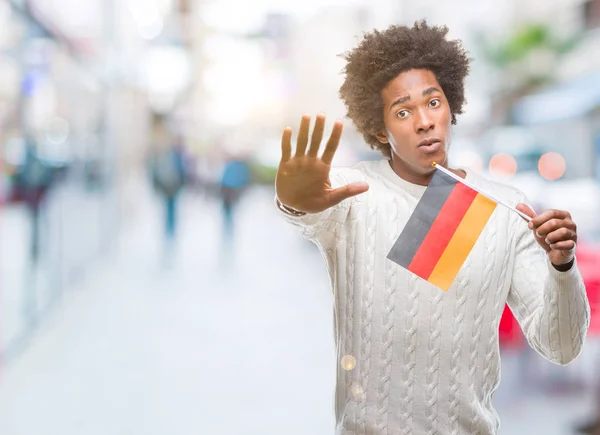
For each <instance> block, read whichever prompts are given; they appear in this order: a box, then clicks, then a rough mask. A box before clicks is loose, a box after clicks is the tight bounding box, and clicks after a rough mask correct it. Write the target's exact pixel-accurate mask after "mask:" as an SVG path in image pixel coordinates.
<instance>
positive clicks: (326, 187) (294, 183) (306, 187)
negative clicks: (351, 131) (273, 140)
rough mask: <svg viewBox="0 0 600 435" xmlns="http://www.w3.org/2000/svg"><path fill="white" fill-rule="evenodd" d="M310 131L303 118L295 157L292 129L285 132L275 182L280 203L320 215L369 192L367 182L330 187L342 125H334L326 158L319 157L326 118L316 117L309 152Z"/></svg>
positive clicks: (306, 121) (323, 156)
mask: <svg viewBox="0 0 600 435" xmlns="http://www.w3.org/2000/svg"><path fill="white" fill-rule="evenodd" d="M309 128H310V115H304V116H303V117H302V121H301V123H300V131H299V133H298V139H297V141H296V152H295V154H294V155H293V156H292V129H291V128H289V127H288V128H286V129H285V130H284V131H283V137H282V139H281V162H280V163H279V168H278V169H277V178H276V181H275V189H276V191H277V198H278V199H279V201H281V203H283V204H284V205H286V206H288V207H291V208H293V209H295V210H298V211H302V212H306V213H318V212H321V211H323V210H326V209H328V208H329V207H333V206H334V205H336V204H338V203H340V202H341V201H343V200H345V199H347V198H350V197H352V196H355V195H359V194H361V193H364V192H366V191H367V190H368V189H369V185H368V184H367V183H364V182H358V183H351V184H348V185H346V186H342V187H339V188H337V189H333V188H332V187H331V182H330V179H329V173H330V170H331V162H332V160H333V156H334V155H335V152H336V150H337V147H338V145H339V143H340V138H341V136H342V130H343V123H342V122H341V121H336V122H335V124H334V125H333V130H332V132H331V136H330V137H329V140H328V141H327V145H326V146H325V150H324V151H323V155H322V156H320V157H319V148H320V146H321V140H322V139H323V130H324V129H325V116H324V115H322V114H321V115H318V116H317V120H316V122H315V127H314V131H313V134H312V137H311V138H310V139H311V140H310V147H309V148H308V152H307V150H306V147H307V145H308V139H309Z"/></svg>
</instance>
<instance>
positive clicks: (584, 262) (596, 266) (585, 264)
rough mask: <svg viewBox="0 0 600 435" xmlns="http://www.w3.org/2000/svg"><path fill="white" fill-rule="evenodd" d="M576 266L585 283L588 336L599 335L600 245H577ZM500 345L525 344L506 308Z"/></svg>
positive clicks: (516, 324) (506, 346)
mask: <svg viewBox="0 0 600 435" xmlns="http://www.w3.org/2000/svg"><path fill="white" fill-rule="evenodd" d="M576 255H577V265H578V267H579V270H580V272H581V276H582V277H583V281H584V282H585V288H586V290H587V296H588V300H589V302H590V311H591V320H590V329H589V332H588V334H589V335H598V334H600V316H598V311H599V310H600V244H587V243H579V244H578V245H577V254H576ZM499 335H500V345H501V346H502V347H504V348H514V347H520V346H522V345H523V344H524V343H525V337H524V336H523V333H522V332H521V328H520V327H519V323H518V322H517V319H516V318H515V317H514V316H513V314H512V312H511V311H510V309H509V308H508V306H506V307H505V308H504V313H503V314H502V318H501V319H500V327H499Z"/></svg>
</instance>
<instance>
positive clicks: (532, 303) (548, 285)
mask: <svg viewBox="0 0 600 435" xmlns="http://www.w3.org/2000/svg"><path fill="white" fill-rule="evenodd" d="M519 196H520V198H519V202H523V203H528V201H527V200H526V198H525V197H524V195H522V194H520V195H519ZM513 224H514V225H515V227H513V228H514V232H515V237H516V238H515V242H514V249H515V251H514V253H515V261H514V270H513V274H512V281H511V286H510V291H509V294H508V305H509V307H510V309H511V311H512V312H513V314H514V315H515V317H516V318H517V320H518V322H519V324H520V326H521V329H522V330H523V333H524V335H525V337H526V338H527V341H528V342H529V344H530V345H531V346H532V347H533V348H534V349H535V350H536V351H537V352H538V353H539V354H541V355H542V356H543V357H544V358H546V359H548V360H549V361H551V362H553V363H555V364H559V365H566V364H569V363H570V362H572V361H573V360H574V359H575V358H576V357H577V356H578V355H579V353H580V352H581V350H582V348H583V343H584V341H585V337H586V335H587V330H588V326H589V321H590V307H589V303H588V299H587V294H586V289H585V285H584V282H583V278H582V276H581V273H580V272H579V269H578V267H577V260H575V262H574V264H573V266H572V267H571V269H569V270H568V271H566V272H559V271H558V270H556V269H555V268H554V266H552V264H551V263H550V261H549V259H548V257H547V255H546V253H545V252H544V250H543V249H542V248H541V247H540V246H539V245H538V243H537V242H536V240H535V238H534V236H533V232H532V231H531V230H530V229H529V228H528V227H527V224H526V223H525V222H524V221H523V220H522V219H520V218H519V219H516V220H514V221H513Z"/></svg>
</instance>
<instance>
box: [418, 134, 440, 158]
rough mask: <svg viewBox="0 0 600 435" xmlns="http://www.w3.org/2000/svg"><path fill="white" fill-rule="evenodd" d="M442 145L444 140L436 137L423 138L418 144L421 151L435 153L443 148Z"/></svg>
mask: <svg viewBox="0 0 600 435" xmlns="http://www.w3.org/2000/svg"><path fill="white" fill-rule="evenodd" d="M441 147H442V141H441V140H439V139H438V138H436V137H432V138H428V139H425V140H422V141H421V142H420V143H419V146H418V148H419V151H421V152H423V153H425V154H432V153H435V152H437V151H439V150H440V149H441Z"/></svg>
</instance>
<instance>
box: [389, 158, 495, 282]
mask: <svg viewBox="0 0 600 435" xmlns="http://www.w3.org/2000/svg"><path fill="white" fill-rule="evenodd" d="M496 205H497V202H496V201H494V200H492V199H490V198H488V197H487V196H485V195H483V194H481V193H480V192H478V191H477V190H475V189H473V188H472V187H470V186H468V185H467V184H465V183H463V182H460V181H458V179H456V178H454V177H452V176H451V175H449V174H448V173H446V171H445V170H440V167H439V166H438V170H437V171H435V174H434V175H433V178H432V179H431V181H430V183H429V186H428V187H427V189H426V190H425V193H424V194H423V196H422V197H421V200H420V201H419V203H418V204H417V207H416V208H415V211H414V212H413V214H412V215H411V216H410V218H409V220H408V222H407V224H406V226H405V227H404V230H402V233H401V234H400V237H398V240H396V243H394V246H393V247H392V249H391V251H390V253H389V254H388V257H387V258H388V259H390V260H392V261H394V262H395V263H397V264H399V265H400V266H402V267H404V268H405V269H408V270H409V271H411V272H412V273H414V274H416V275H417V276H419V277H421V278H423V279H424V280H426V281H428V282H430V283H431V284H433V285H435V286H436V287H439V288H440V289H442V290H444V291H448V288H449V287H450V285H451V284H452V282H453V281H454V278H456V275H457V274H458V271H459V270H460V268H461V267H462V265H463V263H464V262H465V260H466V259H467V256H468V255H469V253H470V252H471V250H472V249H473V246H474V245H475V242H476V241H477V239H478V238H479V235H480V234H481V232H482V231H483V228H484V227H485V225H486V223H487V222H488V220H489V218H490V216H491V215H492V213H493V212H494V210H495V208H496Z"/></svg>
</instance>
